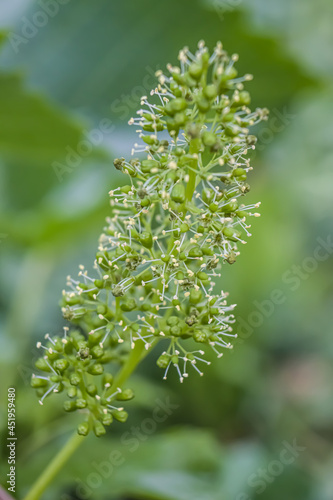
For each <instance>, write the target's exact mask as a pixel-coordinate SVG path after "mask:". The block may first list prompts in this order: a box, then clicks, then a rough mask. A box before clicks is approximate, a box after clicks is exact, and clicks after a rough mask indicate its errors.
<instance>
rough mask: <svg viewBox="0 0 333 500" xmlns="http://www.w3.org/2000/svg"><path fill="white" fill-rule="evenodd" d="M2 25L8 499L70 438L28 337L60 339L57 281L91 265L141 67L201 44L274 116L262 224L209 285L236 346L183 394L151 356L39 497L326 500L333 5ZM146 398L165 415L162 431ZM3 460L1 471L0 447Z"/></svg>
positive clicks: (209, 4)
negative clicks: (125, 409)
mask: <svg viewBox="0 0 333 500" xmlns="http://www.w3.org/2000/svg"><path fill="white" fill-rule="evenodd" d="M0 19H1V26H0V28H1V30H2V32H1V33H2V34H1V36H0V40H1V53H0V207H1V215H0V256H1V261H0V262H1V263H0V274H1V287H0V327H1V336H0V364H1V385H0V396H1V398H0V400H1V404H2V406H1V425H4V424H5V419H4V416H5V411H6V406H5V401H6V393H7V388H8V387H10V386H14V387H15V388H16V392H17V435H18V448H17V450H18V473H17V486H18V496H17V498H22V496H23V494H24V493H25V492H26V491H27V489H28V487H29V485H31V483H32V481H33V480H34V479H35V478H36V477H37V476H38V474H39V473H40V472H41V470H43V468H44V466H45V464H46V463H47V461H49V460H50V458H51V457H52V456H53V455H54V454H55V453H56V451H57V450H58V449H60V447H61V446H62V444H63V443H64V442H65V441H66V439H67V438H68V435H69V434H70V433H71V432H72V429H73V428H75V426H76V424H77V416H75V415H68V414H64V413H63V412H62V410H61V405H59V401H57V399H58V398H50V399H49V400H48V401H47V404H45V405H44V406H43V407H41V406H39V405H38V402H37V399H36V397H35V394H34V391H33V390H32V389H30V388H29V379H30V376H31V373H32V367H33V360H34V358H35V357H36V349H35V344H36V341H37V340H39V339H40V338H41V337H42V336H43V335H44V334H45V332H51V333H54V334H55V333H57V332H58V331H59V330H60V329H61V328H62V326H63V324H64V323H63V320H62V317H61V313H60V310H59V307H58V300H59V298H60V295H61V290H62V288H63V287H64V284H65V278H66V276H67V274H69V273H73V274H74V273H75V272H76V270H77V266H78V264H81V263H82V264H85V265H86V266H87V267H88V268H89V266H91V263H92V261H93V258H94V251H95V248H96V245H97V244H96V241H97V237H98V235H99V233H100V231H101V228H102V226H103V221H104V218H105V217H106V216H107V215H108V214H109V206H108V191H109V190H110V189H111V188H113V187H116V186H117V185H118V183H122V182H126V179H125V178H122V177H121V175H120V176H119V175H118V174H119V173H118V172H116V171H115V170H114V168H113V165H112V160H113V158H114V157H117V156H119V155H121V156H126V155H127V156H129V155H130V151H131V147H132V144H133V142H135V140H136V137H135V132H134V130H133V129H132V128H130V127H128V126H127V120H128V119H129V118H130V117H131V116H132V115H133V114H134V113H135V110H136V109H137V106H138V103H139V99H140V97H141V95H144V94H147V93H148V92H149V90H150V88H151V87H153V86H154V79H153V74H154V72H155V71H156V70H157V69H158V68H164V67H165V65H166V63H168V62H171V63H173V62H176V59H177V54H178V50H179V49H180V48H181V47H182V46H184V45H188V46H189V47H190V48H191V49H192V50H195V47H196V44H197V42H198V40H200V39H205V40H206V43H207V45H209V46H210V47H213V46H214V44H215V43H216V41H217V40H221V41H222V42H223V44H224V47H225V48H226V49H227V50H228V51H229V52H231V53H233V52H237V53H238V54H239V55H240V60H239V63H238V68H239V71H240V72H241V73H242V72H244V73H248V72H249V73H253V74H254V77H255V78H254V81H253V82H250V83H249V84H248V87H247V88H248V90H250V92H251V93H252V96H253V102H252V106H253V107H256V106H261V107H264V106H266V107H268V108H269V109H270V118H269V120H268V121H267V122H265V123H264V125H262V126H261V128H260V129H258V130H257V133H258V136H259V145H258V148H257V151H256V155H255V158H254V160H253V164H254V166H255V170H254V172H253V173H252V179H251V185H252V190H251V193H250V195H249V198H250V199H251V200H252V201H253V202H256V201H258V200H261V201H262V210H261V211H262V214H263V216H262V217H261V218H260V219H257V220H256V221H255V223H254V224H253V231H252V232H253V238H252V239H250V240H249V242H248V244H247V245H246V246H245V247H243V248H242V254H241V256H240V258H239V260H238V262H237V264H236V265H235V266H230V267H227V266H225V267H223V275H222V278H221V283H220V286H221V288H223V289H224V290H228V291H229V292H230V301H231V302H232V303H237V304H238V307H237V319H238V324H237V331H238V333H239V339H238V341H237V342H236V345H235V349H234V350H233V351H232V352H228V353H226V354H225V355H224V357H223V358H222V359H221V360H214V363H213V364H212V365H211V366H210V367H208V368H207V369H206V370H205V376H204V377H202V378H201V377H196V374H195V373H193V374H192V376H191V377H190V378H189V379H188V380H187V381H186V383H184V384H183V385H181V386H180V384H179V383H178V380H177V378H176V376H175V375H174V374H172V376H170V377H169V379H168V381H167V382H163V381H162V380H161V373H160V370H159V369H158V368H157V367H156V368H155V359H156V354H155V353H154V352H153V353H152V354H151V355H150V358H148V360H146V361H145V362H144V363H143V364H142V366H141V367H140V369H139V371H138V374H137V375H136V376H135V378H134V379H133V383H132V386H134V388H136V390H137V394H138V395H137V397H136V399H135V400H134V401H133V404H131V409H130V417H129V420H128V421H127V423H126V424H125V425H123V424H118V425H114V426H112V432H109V433H108V435H107V437H106V438H105V439H104V438H103V439H101V440H98V439H96V438H95V437H94V436H90V437H88V438H87V440H86V442H85V443H84V444H83V446H82V448H81V449H80V450H78V451H77V453H76V454H75V455H74V456H73V457H72V459H71V460H70V461H69V462H68V464H67V465H66V467H65V468H64V470H63V471H62V472H61V473H60V474H59V476H58V478H57V480H56V481H55V482H54V483H53V485H52V487H51V488H49V490H48V491H47V493H46V494H45V495H44V496H43V499H44V500H59V499H60V500H78V499H86V498H89V499H91V500H107V499H110V500H111V499H119V500H120V499H121V500H139V499H162V500H190V499H191V500H193V499H194V500H221V499H227V500H250V499H251V500H255V499H260V500H268V499H269V500H275V499H280V498H281V497H285V498H288V499H289V498H292V499H297V500H298V499H299V500H332V498H333V476H332V467H333V448H332V441H333V385H332V380H333V367H332V357H333V339H332V333H333V330H332V309H333V284H332V274H333V259H332V253H333V212H332V208H333V206H332V205H333V169H332V165H333V121H332V116H333V114H332V113H333V85H332V83H333V81H332V80H333V28H332V26H333V4H332V2H331V1H330V0H316V1H312V0H293V1H292V2H291V1H289V0H182V1H179V0H169V1H168V2H156V1H153V0H140V1H135V0H124V1H122V2H115V1H110V0H94V2H91V1H89V0H80V1H79V2H78V1H75V0H44V1H43V0H39V1H37V2H35V1H29V0H1V5H0ZM168 398H169V399H168ZM158 399H159V400H162V402H164V403H165V402H167V401H168V400H169V401H170V403H171V405H172V408H171V409H170V411H169V413H170V415H168V418H167V419H166V420H165V421H164V422H160V423H156V422H155V421H154V420H152V415H153V411H154V408H156V407H157V406H159V405H160V403H158V402H157V400H158ZM152 422H153V423H152ZM135 429H136V430H135ZM124 433H127V434H125V435H124ZM134 435H135V436H136V437H135V438H133V436H134ZM129 438H131V439H132V441H131V443H129V442H128V439H129ZM133 439H134V441H133ZM111 450H118V451H119V453H120V456H121V457H123V460H118V462H117V461H116V463H114V464H112V465H111V469H110V465H109V468H108V467H106V466H105V461H108V460H109V459H108V457H109V454H110V451H111ZM1 453H2V464H3V471H2V472H4V474H5V473H6V468H7V464H6V456H7V450H6V447H5V441H4V439H2V441H1ZM103 463H104V468H103ZM108 463H109V464H110V462H108ZM93 473H94V474H93ZM3 477H4V475H2V481H3Z"/></svg>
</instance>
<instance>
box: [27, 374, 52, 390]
mask: <svg viewBox="0 0 333 500" xmlns="http://www.w3.org/2000/svg"><path fill="white" fill-rule="evenodd" d="M30 384H31V387H33V388H34V389H38V388H39V387H46V386H47V385H48V384H49V381H48V380H45V379H43V378H39V377H36V376H32V378H31V381H30Z"/></svg>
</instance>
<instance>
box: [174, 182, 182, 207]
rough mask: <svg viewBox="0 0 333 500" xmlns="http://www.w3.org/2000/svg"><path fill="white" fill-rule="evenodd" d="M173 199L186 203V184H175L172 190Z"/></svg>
mask: <svg viewBox="0 0 333 500" xmlns="http://www.w3.org/2000/svg"><path fill="white" fill-rule="evenodd" d="M171 199H172V200H173V201H175V202H176V203H184V201H185V186H184V184H183V183H182V182H178V183H177V184H175V185H174V187H173V189H172V191H171Z"/></svg>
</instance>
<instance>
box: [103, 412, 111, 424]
mask: <svg viewBox="0 0 333 500" xmlns="http://www.w3.org/2000/svg"><path fill="white" fill-rule="evenodd" d="M101 421H102V424H103V425H111V424H112V422H113V417H112V415H111V413H105V414H104V415H103V416H102V419H101Z"/></svg>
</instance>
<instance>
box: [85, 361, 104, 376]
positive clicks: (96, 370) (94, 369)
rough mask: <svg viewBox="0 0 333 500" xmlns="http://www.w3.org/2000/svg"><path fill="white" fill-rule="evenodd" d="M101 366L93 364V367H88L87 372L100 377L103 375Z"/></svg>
mask: <svg viewBox="0 0 333 500" xmlns="http://www.w3.org/2000/svg"><path fill="white" fill-rule="evenodd" d="M103 370H104V368H103V365H101V363H94V364H93V365H91V366H89V368H88V372H89V373H90V374H91V375H101V374H102V373H103Z"/></svg>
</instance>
